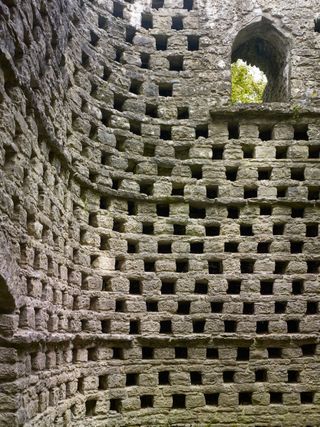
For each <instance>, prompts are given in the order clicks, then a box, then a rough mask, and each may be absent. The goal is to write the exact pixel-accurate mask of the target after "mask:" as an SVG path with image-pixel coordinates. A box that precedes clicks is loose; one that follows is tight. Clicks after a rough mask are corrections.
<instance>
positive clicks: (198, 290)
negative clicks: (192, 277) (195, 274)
mask: <svg viewBox="0 0 320 427" xmlns="http://www.w3.org/2000/svg"><path fill="white" fill-rule="evenodd" d="M194 293H195V294H199V295H206V294H207V293H208V281H207V280H205V279H197V280H196V281H195V284H194Z"/></svg>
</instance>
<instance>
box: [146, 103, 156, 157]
mask: <svg viewBox="0 0 320 427" xmlns="http://www.w3.org/2000/svg"><path fill="white" fill-rule="evenodd" d="M146 115H147V116H149V117H154V118H156V117H158V106H157V105H154V104H146ZM149 145H151V144H149ZM153 155H154V154H153Z"/></svg>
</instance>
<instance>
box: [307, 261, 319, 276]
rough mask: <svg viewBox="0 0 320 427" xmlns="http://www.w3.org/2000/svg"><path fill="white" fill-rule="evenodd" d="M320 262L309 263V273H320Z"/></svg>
mask: <svg viewBox="0 0 320 427" xmlns="http://www.w3.org/2000/svg"><path fill="white" fill-rule="evenodd" d="M319 266H320V261H307V273H311V274H317V273H319Z"/></svg>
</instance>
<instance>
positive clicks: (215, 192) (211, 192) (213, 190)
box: [206, 185, 219, 199]
mask: <svg viewBox="0 0 320 427" xmlns="http://www.w3.org/2000/svg"><path fill="white" fill-rule="evenodd" d="M206 192H207V198H208V199H216V198H217V197H218V196H219V186H218V185H208V186H207V187H206Z"/></svg>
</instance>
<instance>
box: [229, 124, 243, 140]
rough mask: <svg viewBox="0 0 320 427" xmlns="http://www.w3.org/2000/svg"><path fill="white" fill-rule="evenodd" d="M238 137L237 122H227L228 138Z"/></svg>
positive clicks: (238, 127) (238, 128)
mask: <svg viewBox="0 0 320 427" xmlns="http://www.w3.org/2000/svg"><path fill="white" fill-rule="evenodd" d="M239 138H240V126H239V123H228V139H239Z"/></svg>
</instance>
